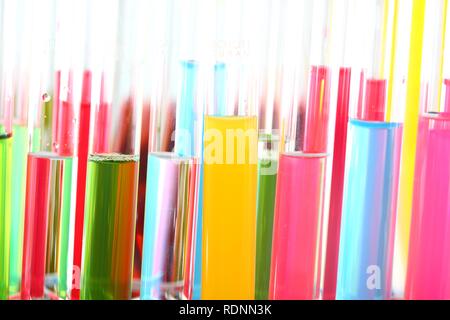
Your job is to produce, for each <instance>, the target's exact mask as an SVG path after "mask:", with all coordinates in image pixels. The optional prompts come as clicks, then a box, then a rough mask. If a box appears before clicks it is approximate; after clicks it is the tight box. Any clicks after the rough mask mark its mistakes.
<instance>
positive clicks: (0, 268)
mask: <svg viewBox="0 0 450 320" xmlns="http://www.w3.org/2000/svg"><path fill="white" fill-rule="evenodd" d="M15 6H16V3H15V2H11V1H0V26H1V30H0V300H7V299H8V296H9V270H10V235H11V213H12V212H11V196H12V193H11V187H12V175H11V166H12V134H13V128H12V112H13V104H14V85H13V76H14V74H13V72H14V69H13V68H14V54H15V52H14V48H15V43H14V40H15V33H14V31H15V28H14V18H15V9H16V7H15Z"/></svg>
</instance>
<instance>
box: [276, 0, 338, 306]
mask: <svg viewBox="0 0 450 320" xmlns="http://www.w3.org/2000/svg"><path fill="white" fill-rule="evenodd" d="M330 4H331V1H327V0H325V1H314V3H312V2H305V13H306V14H312V15H313V16H318V17H319V19H321V20H320V21H323V25H322V24H320V28H318V29H317V30H314V29H313V31H312V36H311V38H312V39H313V42H312V44H311V58H312V60H311V63H310V65H309V68H307V69H306V70H305V69H303V70H301V69H299V72H300V73H302V72H303V73H305V72H306V73H307V74H308V79H309V82H308V89H309V92H308V95H307V97H306V105H305V109H304V110H303V109H299V108H297V105H299V104H297V103H291V104H287V105H289V106H294V107H293V108H292V109H290V110H284V111H285V112H283V114H284V116H283V118H284V119H283V127H284V132H282V133H283V136H282V139H281V140H282V146H281V147H282V153H281V155H280V160H279V167H278V177H277V188H276V197H275V213H274V229H273V242H272V262H271V277H270V287H269V298H270V299H277V300H285V299H287V300H293V299H318V298H319V296H320V279H321V255H322V250H321V246H322V242H321V238H322V224H323V214H324V199H325V185H326V179H325V177H326V174H325V173H326V165H327V158H328V152H329V150H328V149H329V146H328V127H329V118H330V91H331V70H330V68H329V67H328V61H327V59H325V57H326V55H325V54H324V52H322V50H323V49H322V48H323V47H326V46H322V45H323V44H324V43H325V42H327V41H329V34H330V33H329V28H330V23H329V21H330V19H329V17H328V15H329V14H330V13H329V11H328V9H329V5H330ZM309 10H311V11H309ZM306 29H308V28H306ZM316 32H317V33H316ZM317 57H319V60H320V61H316V59H317ZM305 58H307V59H308V57H305ZM300 76H301V75H300ZM303 98H304V97H303ZM303 98H302V97H300V101H304V100H303ZM286 117H287V118H286Z"/></svg>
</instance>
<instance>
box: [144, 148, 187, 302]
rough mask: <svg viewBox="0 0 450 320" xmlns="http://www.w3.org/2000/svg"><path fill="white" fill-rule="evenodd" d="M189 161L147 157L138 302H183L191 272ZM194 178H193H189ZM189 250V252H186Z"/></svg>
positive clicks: (171, 156)
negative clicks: (187, 279) (181, 300)
mask: <svg viewBox="0 0 450 320" xmlns="http://www.w3.org/2000/svg"><path fill="white" fill-rule="evenodd" d="M195 173H196V171H195V168H194V167H193V161H192V159H191V158H183V157H180V156H177V155H176V154H174V153H150V154H149V159H148V171H147V175H148V185H147V201H146V204H147V206H146V214H145V224H144V244H143V257H142V258H143V259H142V274H141V299H163V300H166V299H169V300H172V299H186V298H188V297H189V295H190V292H189V284H188V285H187V286H185V285H186V284H187V283H186V281H185V279H186V278H189V275H187V273H189V272H191V271H192V270H191V268H190V266H191V260H190V259H191V257H192V251H191V250H192V249H193V248H194V247H193V246H192V241H193V240H194V239H193V238H192V226H193V222H194V221H193V220H192V218H193V209H194V206H193V205H192V204H191V202H192V201H194V200H195V198H194V197H191V194H192V193H191V190H190V188H191V187H195V183H194V184H193V185H192V181H195ZM191 175H194V177H191ZM188 250H189V251H188Z"/></svg>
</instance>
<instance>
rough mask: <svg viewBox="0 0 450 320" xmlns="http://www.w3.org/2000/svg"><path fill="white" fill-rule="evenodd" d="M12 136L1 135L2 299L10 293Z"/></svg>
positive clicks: (0, 298)
mask: <svg viewBox="0 0 450 320" xmlns="http://www.w3.org/2000/svg"><path fill="white" fill-rule="evenodd" d="M11 151H12V138H11V137H8V136H0V300H6V299H8V295H9V257H10V253H9V249H10V232H11V162H12V152H11Z"/></svg>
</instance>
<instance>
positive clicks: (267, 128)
mask: <svg viewBox="0 0 450 320" xmlns="http://www.w3.org/2000/svg"><path fill="white" fill-rule="evenodd" d="M287 4H288V2H287V1H281V2H280V1H271V0H268V1H263V2H260V4H259V5H258V11H255V15H258V16H260V17H262V18H264V19H267V20H268V21H269V23H268V24H267V26H266V29H263V30H264V31H263V32H261V39H256V40H259V43H260V46H259V49H258V50H259V51H260V52H261V55H260V56H261V58H259V60H258V74H259V75H260V77H261V78H262V79H264V80H263V81H262V88H261V94H260V97H259V101H258V109H259V110H258V111H259V112H258V114H259V118H258V120H259V130H260V132H259V137H258V145H259V146H258V151H259V154H258V193H257V214H256V270H255V299H257V300H261V299H262V300H266V299H268V296H269V281H270V260H271V253H272V230H273V214H274V208H275V190H276V182H277V169H278V155H279V150H278V148H279V134H280V115H281V114H280V111H281V110H280V109H281V89H282V87H283V68H284V67H285V65H284V59H283V51H284V49H285V47H286V45H287V43H286V42H287V38H288V36H287V34H288V32H289V31H288V30H287V28H285V21H286V10H287V7H288V6H287ZM289 30H290V29H289ZM255 36H256V35H255ZM262 37H265V38H262Z"/></svg>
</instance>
